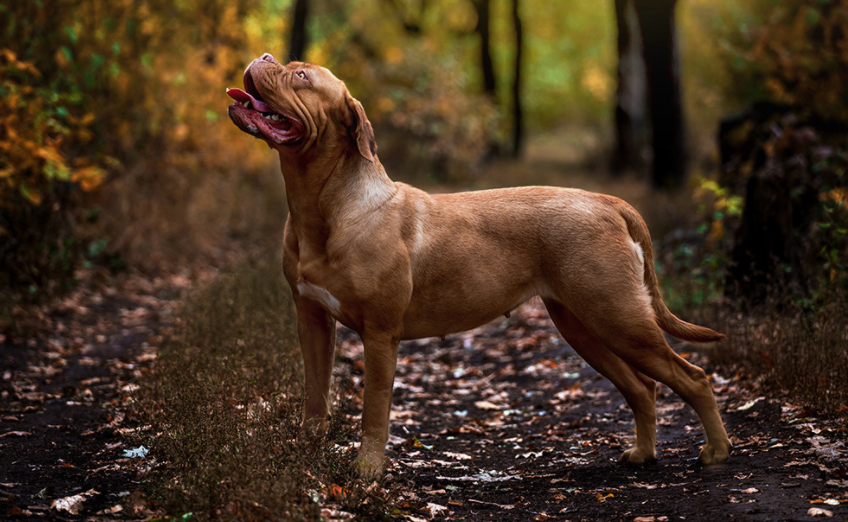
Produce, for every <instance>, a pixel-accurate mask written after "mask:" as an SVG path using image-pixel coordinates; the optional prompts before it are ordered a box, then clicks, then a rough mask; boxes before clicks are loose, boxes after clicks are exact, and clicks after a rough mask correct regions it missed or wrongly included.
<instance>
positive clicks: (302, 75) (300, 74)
mask: <svg viewBox="0 0 848 522" xmlns="http://www.w3.org/2000/svg"><path fill="white" fill-rule="evenodd" d="M294 74H295V75H296V76H297V77H298V78H300V79H301V80H304V81H309V80H307V78H306V73H305V72H303V70H298V71H295V73H294Z"/></svg>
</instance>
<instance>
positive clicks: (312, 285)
mask: <svg viewBox="0 0 848 522" xmlns="http://www.w3.org/2000/svg"><path fill="white" fill-rule="evenodd" d="M227 92H228V94H229V95H230V97H232V98H233V99H235V100H236V102H237V103H235V104H233V105H231V106H230V108H229V115H230V118H231V119H232V120H233V122H234V123H235V124H236V125H237V126H238V127H239V128H240V129H241V130H243V131H244V132H246V133H248V134H251V135H253V136H254V137H256V138H260V139H262V140H265V141H266V142H267V143H268V145H269V146H270V147H271V148H273V149H275V150H276V151H277V152H278V153H279V155H280V163H281V165H282V171H283V177H284V178H285V182H286V191H287V195H288V204H289V210H290V213H289V217H288V221H287V223H286V231H285V246H284V259H283V268H284V271H285V277H286V279H287V281H288V283H289V285H290V286H291V289H292V293H293V294H294V301H295V304H296V308H297V322H298V333H299V336H300V344H301V349H302V352H303V363H304V370H305V374H306V375H305V379H306V410H305V412H304V424H305V425H306V426H308V427H311V428H312V429H315V430H317V431H319V432H323V431H324V430H326V428H327V416H328V413H329V388H330V375H331V370H332V368H331V367H332V363H333V354H334V346H335V324H336V321H337V320H338V321H339V322H340V323H342V324H344V325H346V326H347V327H349V328H351V329H353V330H355V331H356V332H358V333H359V335H360V336H361V337H362V341H363V343H364V345H365V398H364V406H363V413H362V445H361V447H360V450H359V461H360V466H361V467H362V468H361V469H362V473H363V474H364V475H375V474H379V473H380V472H381V471H382V470H383V460H384V452H385V446H386V441H387V439H388V433H389V412H390V409H391V402H392V383H393V381H394V377H395V366H396V364H397V352H398V342H399V341H400V340H402V339H416V338H422V337H435V336H444V335H445V334H449V333H453V332H459V331H462V330H467V329H470V328H474V327H476V326H479V325H481V324H484V323H486V322H488V321H491V320H493V319H494V318H496V317H498V316H499V315H503V314H504V313H505V312H508V311H509V310H511V309H513V308H515V307H516V306H518V305H519V304H521V303H522V302H524V301H526V300H527V299H529V298H530V297H533V296H537V295H538V296H541V298H542V300H543V301H544V303H545V306H546V307H547V309H548V312H549V313H550V316H551V318H552V319H553V322H554V324H556V326H557V328H558V329H559V331H560V332H561V333H562V335H563V336H564V337H565V339H566V340H567V341H568V343H569V344H570V345H571V346H572V347H573V348H574V349H575V350H576V351H577V352H578V353H579V354H580V355H581V356H582V357H583V358H584V359H585V360H586V361H587V362H588V363H589V364H590V365H592V367H594V368H595V369H596V370H597V371H598V372H600V373H601V374H603V375H604V376H605V377H607V378H608V379H609V380H610V381H612V382H613V383H614V384H615V386H616V387H617V388H618V389H619V390H620V391H621V393H622V394H623V395H624V397H625V399H626V400H627V403H628V404H629V405H630V407H631V409H632V410H633V413H634V414H635V417H636V427H637V431H636V444H635V445H634V446H633V447H632V448H630V449H628V450H627V451H625V452H624V454H623V455H622V456H621V459H620V461H621V462H623V463H633V464H639V463H644V462H647V461H652V460H654V459H656V449H655V445H656V407H655V384H656V383H655V381H660V382H662V383H665V384H666V385H668V386H669V387H670V388H671V389H672V390H674V392H675V393H677V394H678V395H679V396H680V397H682V398H683V399H684V400H685V401H686V402H687V403H689V404H690V405H691V406H692V407H693V408H694V409H695V411H696V412H697V413H698V415H699V416H700V418H701V422H702V423H703V425H704V428H705V429H706V432H707V442H706V444H705V445H704V447H703V448H702V449H701V453H700V457H699V460H700V462H702V463H703V464H714V463H719V462H724V461H725V460H726V459H727V458H728V454H729V451H730V442H729V441H728V439H727V434H726V432H725V430H724V426H723V425H722V421H721V417H720V416H719V412H718V408H717V407H716V403H715V399H714V397H713V394H712V390H711V389H710V385H709V382H708V381H707V378H706V376H705V374H704V371H703V370H701V369H700V368H698V367H696V366H693V365H691V364H689V363H688V362H686V361H685V360H683V359H682V358H680V357H679V356H678V355H676V354H675V353H674V351H672V350H671V348H670V347H669V346H668V344H667V343H666V341H665V338H664V337H663V331H666V332H668V333H670V334H671V335H674V336H675V337H678V338H680V339H685V340H687V341H693V342H708V341H716V340H719V339H722V338H723V337H724V336H723V335H721V334H719V333H716V332H714V331H712V330H710V329H708V328H704V327H701V326H696V325H693V324H690V323H686V322H684V321H681V320H680V319H678V318H677V317H675V316H674V315H673V314H672V313H671V312H669V310H668V308H666V306H665V304H664V303H663V300H662V297H661V296H660V292H659V290H658V288H657V278H656V274H655V273H654V260H653V254H652V249H651V239H650V236H649V234H648V230H647V228H646V226H645V223H644V221H642V218H641V217H640V216H639V214H638V213H637V212H636V211H635V210H634V209H633V208H632V207H631V206H630V205H628V204H627V203H625V202H623V201H621V200H620V199H617V198H614V197H610V196H605V195H601V194H593V193H590V192H585V191H582V190H573V189H566V188H556V187H523V188H511V189H500V190H485V191H479V192H465V193H459V194H442V195H429V194H427V193H425V192H422V191H421V190H418V189H416V188H414V187H411V186H409V185H406V184H404V183H396V182H393V181H392V180H391V179H389V177H388V176H387V175H386V171H385V170H384V169H383V166H382V165H381V164H380V161H379V159H378V158H377V154H376V152H377V145H376V144H375V141H374V133H373V131H372V129H371V124H370V123H369V121H368V119H367V118H366V116H365V111H364V110H363V109H362V105H360V104H359V102H358V101H356V100H355V99H354V98H353V97H351V95H350V93H349V92H348V90H347V88H345V85H344V83H342V82H341V81H339V80H338V79H336V77H335V76H333V74H332V73H330V71H328V70H327V69H324V68H322V67H318V66H316V65H311V64H307V63H299V62H294V63H290V64H288V65H282V64H280V63H279V62H277V60H275V59H274V57H272V56H271V55H269V54H265V55H263V56H262V57H261V58H258V59H256V60H254V61H253V63H251V64H250V65H249V66H248V68H247V70H246V71H245V73H244V90H241V89H229V90H228V91H227Z"/></svg>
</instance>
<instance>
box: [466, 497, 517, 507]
mask: <svg viewBox="0 0 848 522" xmlns="http://www.w3.org/2000/svg"><path fill="white" fill-rule="evenodd" d="M468 501H469V502H474V503H475V504H485V505H487V506H496V507H499V508H501V509H513V508H515V506H517V505H518V503H517V502H516V503H515V504H496V503H494V502H484V501H482V500H477V499H473V498H469V499H468Z"/></svg>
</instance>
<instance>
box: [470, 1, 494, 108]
mask: <svg viewBox="0 0 848 522" xmlns="http://www.w3.org/2000/svg"><path fill="white" fill-rule="evenodd" d="M490 3H491V2H490V0H476V1H475V2H474V8H475V9H476V10H477V34H479V35H480V70H481V71H482V72H483V92H484V93H486V95H487V96H489V97H490V98H491V99H492V101H494V102H496V101H497V97H498V95H497V82H496V81H495V67H494V65H493V64H492V51H491V35H490V31H489V27H490V24H489V20H490V17H489V4H490Z"/></svg>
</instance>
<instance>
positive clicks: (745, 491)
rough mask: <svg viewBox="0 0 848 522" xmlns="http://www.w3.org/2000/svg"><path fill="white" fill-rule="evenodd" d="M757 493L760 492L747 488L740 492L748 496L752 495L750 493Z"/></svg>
mask: <svg viewBox="0 0 848 522" xmlns="http://www.w3.org/2000/svg"><path fill="white" fill-rule="evenodd" d="M759 492H760V490H759V489H757V488H748V489H743V490H742V493H747V494H749V495H750V494H752V493H759Z"/></svg>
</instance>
